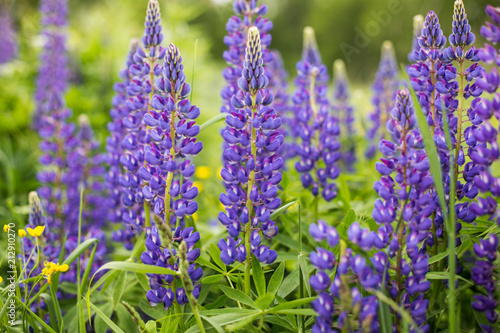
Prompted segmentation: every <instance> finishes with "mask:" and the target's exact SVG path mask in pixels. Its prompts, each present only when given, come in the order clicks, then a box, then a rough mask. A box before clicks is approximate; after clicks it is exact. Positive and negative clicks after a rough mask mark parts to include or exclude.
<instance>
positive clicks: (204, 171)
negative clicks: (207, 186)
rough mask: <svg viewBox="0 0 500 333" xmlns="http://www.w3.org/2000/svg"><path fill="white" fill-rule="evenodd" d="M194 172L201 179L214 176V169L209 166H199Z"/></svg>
mask: <svg viewBox="0 0 500 333" xmlns="http://www.w3.org/2000/svg"><path fill="white" fill-rule="evenodd" d="M194 174H195V176H196V177H198V178H200V179H208V178H210V176H212V169H210V168H209V167H207V166H199V167H197V168H196V171H195V172H194Z"/></svg>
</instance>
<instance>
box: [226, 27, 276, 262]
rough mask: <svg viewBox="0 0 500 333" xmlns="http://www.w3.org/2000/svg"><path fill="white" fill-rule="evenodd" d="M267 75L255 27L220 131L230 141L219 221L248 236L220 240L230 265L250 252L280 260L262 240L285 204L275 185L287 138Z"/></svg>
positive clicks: (234, 235) (260, 257)
mask: <svg viewBox="0 0 500 333" xmlns="http://www.w3.org/2000/svg"><path fill="white" fill-rule="evenodd" d="M268 81H269V80H268V78H267V76H266V74H265V70H264V67H263V58H262V49H261V42H260V33H259V29H258V28H257V27H251V28H250V29H249V30H248V38H247V49H246V55H245V62H244V64H243V70H242V73H241V78H240V79H239V80H238V85H239V90H238V92H237V93H236V94H234V96H233V97H232V98H231V105H232V111H231V112H229V114H228V115H227V116H226V123H227V125H228V127H227V128H226V129H225V130H224V132H223V134H222V136H223V138H224V140H225V141H226V143H227V148H226V149H225V151H224V154H223V157H224V167H223V168H222V171H221V177H222V179H223V180H224V185H225V187H226V191H225V193H222V194H221V195H220V197H219V198H220V201H221V203H222V204H223V205H224V206H225V208H226V212H220V213H219V221H220V222H221V223H222V224H223V225H224V226H226V227H227V229H228V232H229V235H230V237H232V238H233V239H238V236H239V235H240V233H241V232H244V233H245V234H246V237H245V238H246V240H248V242H244V243H242V241H241V239H238V240H237V242H232V241H231V240H230V239H228V240H227V241H226V242H219V249H220V250H221V252H226V253H224V254H222V255H221V259H224V260H225V264H227V265H230V264H232V263H233V262H234V260H238V261H241V259H243V258H245V257H246V260H247V263H248V264H249V262H250V260H249V259H250V258H251V254H252V253H253V254H254V255H255V256H256V257H257V259H258V260H259V261H261V262H265V263H273V262H274V260H276V252H275V251H274V250H271V249H269V247H268V246H265V245H263V244H262V243H261V240H262V239H261V236H263V237H264V238H266V239H270V238H272V237H274V236H275V235H276V234H277V233H278V227H277V226H276V224H275V223H274V221H272V220H271V219H270V217H271V214H272V212H273V211H274V210H276V209H277V208H278V207H279V206H280V204H281V200H280V199H279V197H277V193H278V187H277V186H278V184H279V183H280V181H281V173H280V169H281V167H282V166H283V159H282V158H281V157H279V155H278V154H277V152H278V150H279V148H280V146H281V144H282V143H283V136H282V135H281V134H280V132H279V128H280V126H281V119H280V117H279V116H278V114H277V112H276V110H274V109H273V108H272V107H271V106H270V104H271V103H272V102H273V94H272V93H271V91H270V90H268V89H266V86H267V84H268ZM242 245H243V246H242ZM243 251H244V252H243Z"/></svg>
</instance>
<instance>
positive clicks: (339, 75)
mask: <svg viewBox="0 0 500 333" xmlns="http://www.w3.org/2000/svg"><path fill="white" fill-rule="evenodd" d="M333 73H334V76H335V80H336V81H337V80H345V79H346V78H347V74H346V69H345V63H344V61H343V60H341V59H337V60H335V61H334V62H333Z"/></svg>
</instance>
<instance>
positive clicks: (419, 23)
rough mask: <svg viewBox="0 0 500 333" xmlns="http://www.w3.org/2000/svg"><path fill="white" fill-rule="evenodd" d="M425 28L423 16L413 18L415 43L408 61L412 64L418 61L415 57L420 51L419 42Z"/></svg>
mask: <svg viewBox="0 0 500 333" xmlns="http://www.w3.org/2000/svg"><path fill="white" fill-rule="evenodd" d="M423 27H424V17H423V16H422V15H415V16H413V42H412V45H411V51H410V52H409V53H408V60H409V61H410V62H415V61H417V58H416V57H415V55H416V53H415V51H416V52H418V51H419V50H420V44H419V42H418V40H419V37H420V34H421V33H422V29H423Z"/></svg>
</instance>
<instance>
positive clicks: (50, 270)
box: [42, 261, 69, 284]
mask: <svg viewBox="0 0 500 333" xmlns="http://www.w3.org/2000/svg"><path fill="white" fill-rule="evenodd" d="M43 264H44V265H45V268H44V269H42V275H44V276H46V277H47V283H48V284H50V283H51V282H52V274H55V273H58V272H66V271H67V270H68V268H69V266H68V265H67V264H63V265H59V264H55V263H53V262H52V261H44V263H43Z"/></svg>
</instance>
